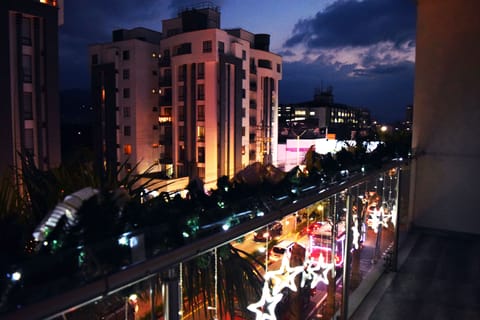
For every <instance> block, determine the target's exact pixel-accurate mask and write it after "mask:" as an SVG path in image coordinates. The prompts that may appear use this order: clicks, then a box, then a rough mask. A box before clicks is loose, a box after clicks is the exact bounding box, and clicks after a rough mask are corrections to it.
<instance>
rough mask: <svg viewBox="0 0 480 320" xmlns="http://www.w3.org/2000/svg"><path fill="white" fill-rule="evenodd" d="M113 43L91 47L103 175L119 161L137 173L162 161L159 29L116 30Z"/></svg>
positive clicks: (97, 151) (113, 170)
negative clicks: (160, 144) (159, 106)
mask: <svg viewBox="0 0 480 320" xmlns="http://www.w3.org/2000/svg"><path fill="white" fill-rule="evenodd" d="M112 34H113V42H111V43H104V44H95V45H91V46H89V53H90V59H91V60H90V64H91V90H92V91H91V92H92V101H93V105H94V108H95V114H96V123H97V125H96V127H95V154H96V157H97V159H96V164H97V170H99V173H100V174H101V176H103V177H104V178H105V179H106V177H108V176H110V177H115V174H116V172H117V170H118V168H119V165H120V164H123V165H124V170H126V171H129V170H132V168H134V167H135V166H136V165H138V167H137V171H138V172H144V171H145V170H146V169H147V168H148V167H150V166H152V165H153V166H155V164H158V154H159V153H158V150H159V149H158V139H159V128H158V114H159V112H158V104H157V103H158V66H157V62H158V57H157V55H158V52H159V43H160V35H161V33H160V32H156V31H152V30H149V29H144V28H135V29H132V30H124V29H120V30H115V31H113V33H112Z"/></svg>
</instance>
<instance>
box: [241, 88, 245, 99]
mask: <svg viewBox="0 0 480 320" xmlns="http://www.w3.org/2000/svg"><path fill="white" fill-rule="evenodd" d="M245 96H246V92H245V89H242V98H243V99H245Z"/></svg>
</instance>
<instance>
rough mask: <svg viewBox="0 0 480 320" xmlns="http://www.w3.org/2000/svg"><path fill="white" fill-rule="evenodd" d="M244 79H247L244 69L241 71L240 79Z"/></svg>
mask: <svg viewBox="0 0 480 320" xmlns="http://www.w3.org/2000/svg"><path fill="white" fill-rule="evenodd" d="M246 78H247V73H246V71H245V69H242V79H246Z"/></svg>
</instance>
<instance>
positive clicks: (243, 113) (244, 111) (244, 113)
mask: <svg viewBox="0 0 480 320" xmlns="http://www.w3.org/2000/svg"><path fill="white" fill-rule="evenodd" d="M246 113H247V110H245V108H242V118H245V115H246Z"/></svg>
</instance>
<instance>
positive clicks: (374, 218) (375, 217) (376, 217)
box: [370, 208, 383, 233]
mask: <svg viewBox="0 0 480 320" xmlns="http://www.w3.org/2000/svg"><path fill="white" fill-rule="evenodd" d="M382 211H383V209H382V208H380V210H377V209H375V210H373V213H372V214H371V215H370V216H371V218H370V223H371V227H372V229H373V231H374V232H375V233H377V232H378V226H379V225H381V224H383V221H382V220H380V216H381V215H382Z"/></svg>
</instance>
